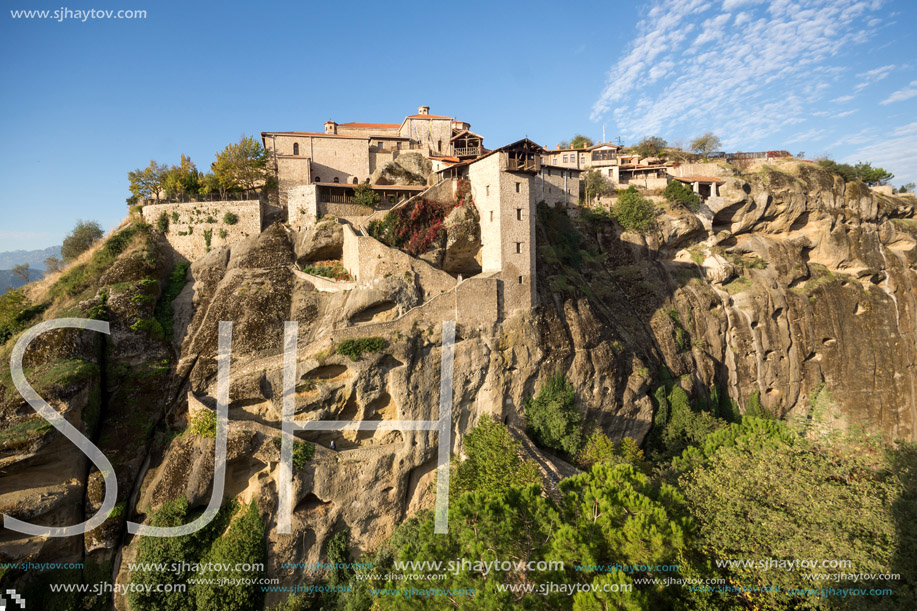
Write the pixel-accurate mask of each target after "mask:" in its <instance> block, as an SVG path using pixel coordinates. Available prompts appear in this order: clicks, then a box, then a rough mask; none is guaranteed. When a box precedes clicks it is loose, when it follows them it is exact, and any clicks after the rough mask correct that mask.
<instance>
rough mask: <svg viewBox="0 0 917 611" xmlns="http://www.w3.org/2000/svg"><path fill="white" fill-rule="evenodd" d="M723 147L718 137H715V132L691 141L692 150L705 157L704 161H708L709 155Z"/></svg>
mask: <svg viewBox="0 0 917 611" xmlns="http://www.w3.org/2000/svg"><path fill="white" fill-rule="evenodd" d="M721 146H722V142H721V141H720V139H719V138H718V137H717V136H715V135H713V132H707V133H706V134H704V135H703V136H698V137H697V138H695V139H694V140H692V141H691V150H692V151H694V152H695V153H697V154H699V155H701V156H703V158H704V159H707V155H709V154H710V153H712V152H713V151H715V150H717V149H719V148H720V147H721Z"/></svg>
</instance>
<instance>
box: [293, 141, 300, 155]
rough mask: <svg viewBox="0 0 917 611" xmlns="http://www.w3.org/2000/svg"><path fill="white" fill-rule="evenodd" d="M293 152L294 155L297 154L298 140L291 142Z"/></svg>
mask: <svg viewBox="0 0 917 611" xmlns="http://www.w3.org/2000/svg"><path fill="white" fill-rule="evenodd" d="M293 154H294V155H299V142H294V143H293Z"/></svg>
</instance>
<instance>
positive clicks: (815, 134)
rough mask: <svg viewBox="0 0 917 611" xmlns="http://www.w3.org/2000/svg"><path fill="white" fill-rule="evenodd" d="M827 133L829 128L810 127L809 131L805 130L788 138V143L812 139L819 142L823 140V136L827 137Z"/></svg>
mask: <svg viewBox="0 0 917 611" xmlns="http://www.w3.org/2000/svg"><path fill="white" fill-rule="evenodd" d="M825 133H827V130H825V129H817V128H813V129H810V130H809V131H805V132H802V133H801V134H797V135H796V136H795V137H793V138H792V139H790V140H787V141H786V144H796V143H797V142H810V141H816V142H817V141H818V140H821V139H822V138H824V137H825Z"/></svg>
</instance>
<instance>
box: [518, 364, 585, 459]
mask: <svg viewBox="0 0 917 611" xmlns="http://www.w3.org/2000/svg"><path fill="white" fill-rule="evenodd" d="M525 417H526V419H527V420H528V430H529V432H530V433H531V434H532V438H533V439H534V440H535V443H537V444H538V445H540V446H542V447H545V448H550V449H553V450H559V451H561V452H566V453H567V454H570V455H574V454H576V452H577V451H578V450H579V449H580V447H581V446H582V443H583V434H582V431H581V427H582V423H583V416H582V414H580V412H579V410H578V409H577V408H576V393H575V392H574V390H573V385H572V384H570V382H569V381H568V380H567V377H566V376H565V375H564V374H563V373H561V372H557V373H555V374H554V375H553V376H551V377H550V378H548V380H547V382H545V384H544V386H542V387H541V390H540V391H539V392H538V394H537V395H536V396H535V397H532V398H530V399H528V400H527V401H526V402H525Z"/></svg>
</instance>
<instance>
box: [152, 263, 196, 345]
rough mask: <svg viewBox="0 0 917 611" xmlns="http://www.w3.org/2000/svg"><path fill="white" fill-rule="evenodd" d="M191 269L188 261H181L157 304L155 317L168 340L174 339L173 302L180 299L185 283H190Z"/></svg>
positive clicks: (173, 269) (174, 269)
mask: <svg viewBox="0 0 917 611" xmlns="http://www.w3.org/2000/svg"><path fill="white" fill-rule="evenodd" d="M189 267H190V264H189V263H188V262H187V261H180V262H179V263H177V264H176V265H175V267H173V268H172V273H171V274H169V281H168V283H167V284H166V288H165V290H163V291H162V294H161V295H160V296H159V301H158V302H157V303H156V312H155V314H154V316H155V317H156V320H157V321H159V324H160V325H161V326H162V330H163V334H164V336H165V338H166V339H172V317H173V316H174V312H173V310H172V302H173V301H175V298H176V297H178V295H179V293H181V292H182V290H183V289H184V288H185V283H186V282H187V281H188V278H187V276H188V268H189Z"/></svg>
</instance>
